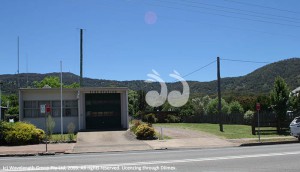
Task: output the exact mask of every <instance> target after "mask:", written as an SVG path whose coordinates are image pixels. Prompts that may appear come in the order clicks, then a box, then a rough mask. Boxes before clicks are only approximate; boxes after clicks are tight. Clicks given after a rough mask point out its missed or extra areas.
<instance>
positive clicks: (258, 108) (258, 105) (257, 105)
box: [256, 103, 260, 111]
mask: <svg viewBox="0 0 300 172" xmlns="http://www.w3.org/2000/svg"><path fill="white" fill-rule="evenodd" d="M256 110H257V111H260V103H256Z"/></svg>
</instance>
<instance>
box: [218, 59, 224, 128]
mask: <svg viewBox="0 0 300 172" xmlns="http://www.w3.org/2000/svg"><path fill="white" fill-rule="evenodd" d="M217 75H218V113H219V125H220V131H221V132H223V115H222V99H221V75H220V57H217Z"/></svg>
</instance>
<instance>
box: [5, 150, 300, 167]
mask: <svg viewBox="0 0 300 172" xmlns="http://www.w3.org/2000/svg"><path fill="white" fill-rule="evenodd" d="M299 154H300V151H297V152H281V153H267V154H253V155H238V156H223V157H210V158H196V159H179V160H165V161H148V162H132V163H116V164H97V165H81V166H66V167H70V168H72V169H93V168H97V167H106V168H107V167H124V166H145V165H162V164H177V163H189V162H204V161H218V160H233V159H246V158H260V157H274V156H287V155H299ZM41 170H45V169H4V168H3V169H2V170H1V171H41Z"/></svg>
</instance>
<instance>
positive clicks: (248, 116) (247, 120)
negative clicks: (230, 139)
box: [244, 110, 254, 125]
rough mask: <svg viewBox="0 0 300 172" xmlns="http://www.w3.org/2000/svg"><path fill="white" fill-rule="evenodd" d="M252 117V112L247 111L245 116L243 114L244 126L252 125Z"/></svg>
mask: <svg viewBox="0 0 300 172" xmlns="http://www.w3.org/2000/svg"><path fill="white" fill-rule="evenodd" d="M253 117H254V112H253V111H251V110H248V111H247V112H246V113H245V114H244V122H245V124H248V125H250V124H251V123H252V120H253Z"/></svg>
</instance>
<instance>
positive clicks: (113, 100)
mask: <svg viewBox="0 0 300 172" xmlns="http://www.w3.org/2000/svg"><path fill="white" fill-rule="evenodd" d="M85 109H86V129H90V130H97V129H99V130H104V129H120V128H121V97H120V94H119V93H101V94H85Z"/></svg>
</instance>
